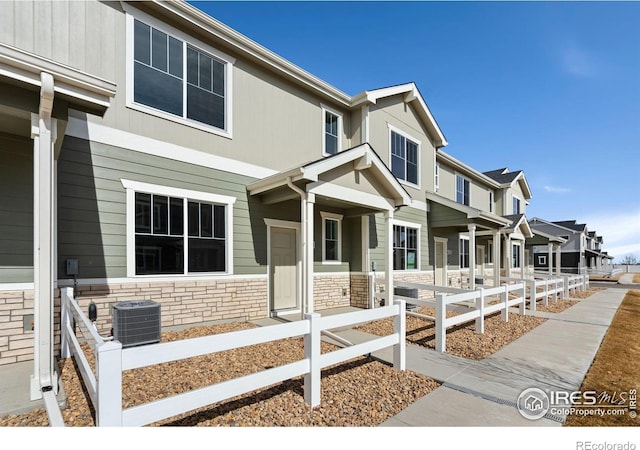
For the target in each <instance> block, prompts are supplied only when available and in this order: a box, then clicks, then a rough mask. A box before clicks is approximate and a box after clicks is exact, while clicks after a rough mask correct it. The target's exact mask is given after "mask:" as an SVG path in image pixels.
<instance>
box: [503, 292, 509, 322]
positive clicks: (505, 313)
mask: <svg viewBox="0 0 640 450" xmlns="http://www.w3.org/2000/svg"><path fill="white" fill-rule="evenodd" d="M503 295H504V307H503V309H502V320H503V321H505V322H508V321H509V285H508V284H505V285H504V294H503Z"/></svg>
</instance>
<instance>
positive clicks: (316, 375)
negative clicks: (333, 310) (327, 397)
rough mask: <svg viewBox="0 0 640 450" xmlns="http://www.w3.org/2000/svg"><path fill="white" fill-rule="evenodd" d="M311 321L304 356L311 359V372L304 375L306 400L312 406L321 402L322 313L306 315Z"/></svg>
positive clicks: (305, 340)
mask: <svg viewBox="0 0 640 450" xmlns="http://www.w3.org/2000/svg"><path fill="white" fill-rule="evenodd" d="M304 318H305V320H308V321H309V333H308V334H305V335H304V358H305V359H308V360H309V372H308V373H306V374H305V376H304V401H305V402H307V404H308V405H309V406H311V407H312V408H313V407H314V406H318V405H319V404H320V383H321V381H322V380H321V378H322V373H321V367H320V341H321V339H320V323H319V321H318V319H320V314H318V313H310V314H305V315H304Z"/></svg>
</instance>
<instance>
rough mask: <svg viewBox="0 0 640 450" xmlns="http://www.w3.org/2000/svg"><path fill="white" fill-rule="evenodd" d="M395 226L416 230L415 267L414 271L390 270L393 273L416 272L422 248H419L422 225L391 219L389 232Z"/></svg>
mask: <svg viewBox="0 0 640 450" xmlns="http://www.w3.org/2000/svg"><path fill="white" fill-rule="evenodd" d="M396 226H400V227H405V228H413V229H415V230H416V267H415V269H392V270H393V271H394V272H416V271H419V270H420V257H421V255H422V248H421V247H420V242H421V239H420V234H421V232H422V225H421V224H419V223H415V222H405V221H404V220H396V219H392V220H391V230H393V229H394V227H396ZM393 233H394V234H395V231H393ZM391 245H392V249H391V250H392V253H393V243H392V244H391Z"/></svg>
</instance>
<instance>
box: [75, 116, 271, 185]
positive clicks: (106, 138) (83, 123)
mask: <svg viewBox="0 0 640 450" xmlns="http://www.w3.org/2000/svg"><path fill="white" fill-rule="evenodd" d="M65 134H66V135H67V136H71V137H75V138H79V139H84V140H88V141H92V142H99V143H101V144H106V145H112V146H114V147H120V148H125V149H127V150H132V151H135V152H139V153H144V154H147V155H152V156H158V157H160V158H167V159H171V160H173V161H179V162H184V163H187V164H193V165H196V166H201V167H206V168H208V169H216V170H221V171H223V172H229V173H233V174H236V175H243V176H247V177H252V178H258V179H260V178H265V177H268V176H271V175H274V174H276V173H278V171H277V170H273V169H269V168H267V167H261V166H257V165H255V164H251V163H246V162H243V161H238V160H235V159H231V158H226V157H224V156H218V155H213V154H209V153H206V152H202V151H199V150H194V149H192V148H188V147H183V146H181V145H177V144H172V143H169V142H164V141H159V140H157V139H153V138H150V137H146V136H141V135H139V134H134V133H129V132H127V131H122V130H117V129H115V128H111V127H107V126H105V125H100V124H97V123H93V122H91V121H88V120H82V119H79V118H77V117H73V116H71V115H70V116H69V122H68V124H67V130H66V133H65Z"/></svg>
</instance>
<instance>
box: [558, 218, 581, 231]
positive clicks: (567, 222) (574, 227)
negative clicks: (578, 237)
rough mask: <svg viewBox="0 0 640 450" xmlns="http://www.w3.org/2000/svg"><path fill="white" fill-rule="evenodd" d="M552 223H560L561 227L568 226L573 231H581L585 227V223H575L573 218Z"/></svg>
mask: <svg viewBox="0 0 640 450" xmlns="http://www.w3.org/2000/svg"><path fill="white" fill-rule="evenodd" d="M552 223H555V224H556V225H560V226H561V227H565V228H569V229H570V230H573V231H579V232H583V231H585V230H586V229H587V224H585V223H576V221H575V220H559V221H554V222H552Z"/></svg>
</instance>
